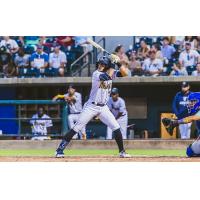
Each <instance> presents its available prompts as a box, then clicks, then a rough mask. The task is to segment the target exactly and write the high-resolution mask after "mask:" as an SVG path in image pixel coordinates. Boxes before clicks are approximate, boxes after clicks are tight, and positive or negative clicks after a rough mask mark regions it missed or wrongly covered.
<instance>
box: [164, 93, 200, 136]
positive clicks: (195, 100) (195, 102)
mask: <svg viewBox="0 0 200 200" xmlns="http://www.w3.org/2000/svg"><path fill="white" fill-rule="evenodd" d="M186 107H187V108H186V109H187V112H188V116H187V117H184V118H182V119H169V118H163V119H162V123H163V125H164V126H165V128H166V130H167V131H168V132H169V134H170V135H172V134H173V130H174V128H175V127H177V126H178V125H179V124H187V123H190V122H193V121H198V120H200V92H192V93H191V94H190V95H189V96H188V102H187V105H186Z"/></svg>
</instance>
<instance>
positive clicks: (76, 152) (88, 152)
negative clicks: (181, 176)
mask: <svg viewBox="0 0 200 200" xmlns="http://www.w3.org/2000/svg"><path fill="white" fill-rule="evenodd" d="M127 152H128V153H129V154H131V155H137V156H185V150H164V149H161V150H158V149H148V150H147V149H145V150H143V149H134V150H133V149H129V150H127ZM54 153H55V150H54V149H45V150H38V149H20V150H13V149H12V150H11V149H10V150H7V149H0V156H54ZM117 154H118V151H117V150H110V149H106V150H100V149H94V150H93V149H82V150H80V149H73V150H65V155H69V156H98V155H117Z"/></svg>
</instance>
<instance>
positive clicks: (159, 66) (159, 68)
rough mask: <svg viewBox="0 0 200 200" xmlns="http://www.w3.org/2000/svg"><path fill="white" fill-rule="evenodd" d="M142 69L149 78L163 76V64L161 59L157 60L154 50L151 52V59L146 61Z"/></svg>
mask: <svg viewBox="0 0 200 200" xmlns="http://www.w3.org/2000/svg"><path fill="white" fill-rule="evenodd" d="M142 69H143V70H144V73H145V75H147V76H159V75H161V74H162V72H163V63H162V61H161V60H160V59H158V58H156V52H155V51H154V50H150V51H149V58H146V59H145V60H144V63H143V65H142Z"/></svg>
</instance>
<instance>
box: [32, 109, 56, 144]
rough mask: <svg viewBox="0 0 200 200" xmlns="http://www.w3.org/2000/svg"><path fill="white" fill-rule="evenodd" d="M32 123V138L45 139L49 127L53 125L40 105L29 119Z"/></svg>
mask: <svg viewBox="0 0 200 200" xmlns="http://www.w3.org/2000/svg"><path fill="white" fill-rule="evenodd" d="M30 124H31V125H32V127H31V128H32V134H33V137H32V140H47V139H49V137H48V136H47V134H48V133H50V128H51V127H52V126H53V124H52V120H51V119H50V117H49V116H48V115H47V114H45V110H44V107H42V106H40V107H39V108H38V111H37V113H36V114H35V115H33V116H32V119H31V121H30Z"/></svg>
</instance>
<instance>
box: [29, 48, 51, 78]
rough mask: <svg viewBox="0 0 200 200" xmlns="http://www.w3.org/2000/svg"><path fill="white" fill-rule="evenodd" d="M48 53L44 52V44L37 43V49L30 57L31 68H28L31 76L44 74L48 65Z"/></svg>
mask: <svg viewBox="0 0 200 200" xmlns="http://www.w3.org/2000/svg"><path fill="white" fill-rule="evenodd" d="M48 61H49V57H48V54H46V53H44V52H43V46H41V45H37V51H36V52H35V53H33V54H32V55H31V57H30V62H31V68H30V70H28V74H30V76H36V77H39V76H40V75H41V76H44V72H45V68H47V67H48Z"/></svg>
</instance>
